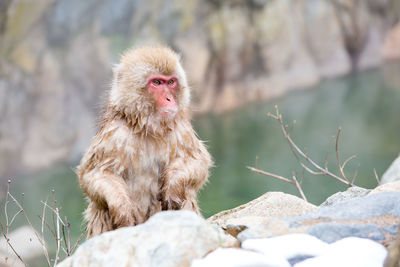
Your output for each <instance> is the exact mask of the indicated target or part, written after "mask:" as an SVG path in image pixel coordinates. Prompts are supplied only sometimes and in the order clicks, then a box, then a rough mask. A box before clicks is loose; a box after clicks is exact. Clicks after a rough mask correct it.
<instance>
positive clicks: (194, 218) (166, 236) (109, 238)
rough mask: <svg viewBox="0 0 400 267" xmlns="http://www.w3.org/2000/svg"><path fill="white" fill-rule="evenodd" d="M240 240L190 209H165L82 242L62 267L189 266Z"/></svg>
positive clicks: (62, 263)
mask: <svg viewBox="0 0 400 267" xmlns="http://www.w3.org/2000/svg"><path fill="white" fill-rule="evenodd" d="M237 243H238V241H237V240H236V239H234V238H233V237H232V236H229V235H226V234H225V233H224V232H223V230H222V229H219V228H217V227H215V226H213V225H211V224H209V223H207V222H206V221H205V220H204V219H203V218H201V217H200V216H198V215H197V214H195V213H194V212H191V211H184V210H180V211H165V212H159V213H157V214H155V215H154V216H152V217H151V218H150V219H149V220H148V221H147V222H146V223H143V224H140V225H138V226H135V227H125V228H120V229H117V230H115V231H110V232H106V233H103V234H101V235H99V236H95V237H93V238H91V239H89V240H87V241H86V242H85V243H83V244H82V245H81V246H80V247H79V248H78V249H77V250H76V252H75V253H74V255H72V256H71V257H70V258H68V259H66V260H65V261H63V262H61V263H60V264H59V265H58V266H59V267H61V266H62V267H74V266H79V267H85V266H126V267H127V266H162V267H181V266H182V267H186V266H190V264H191V262H192V260H193V259H196V258H202V257H204V256H205V255H207V253H208V252H209V251H213V250H215V249H217V248H218V247H220V246H226V247H235V246H237V245H238V244H237Z"/></svg>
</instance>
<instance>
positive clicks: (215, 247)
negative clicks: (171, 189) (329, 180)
mask: <svg viewBox="0 0 400 267" xmlns="http://www.w3.org/2000/svg"><path fill="white" fill-rule="evenodd" d="M399 188H400V181H395V182H391V183H387V184H384V185H381V186H378V187H377V188H376V189H374V190H372V191H371V190H366V189H362V188H356V187H353V188H349V189H348V190H347V191H345V192H340V193H337V194H335V195H333V196H332V197H330V198H329V199H328V200H327V201H326V202H324V203H323V204H322V205H320V206H319V207H317V206H314V205H312V204H310V203H307V202H305V201H303V200H302V199H300V198H297V197H295V196H292V195H288V194H284V193H281V192H269V193H266V194H264V195H262V196H261V197H259V198H257V199H255V200H253V201H251V202H249V203H247V204H245V205H242V206H239V207H237V208H234V209H232V210H228V211H223V212H221V213H219V214H216V215H214V216H212V217H211V218H209V219H208V220H205V219H203V218H201V217H200V216H198V215H196V214H195V213H193V212H189V211H167V212H161V213H158V214H156V215H154V216H153V217H152V218H150V219H149V220H148V221H147V222H146V223H144V224H142V225H139V226H136V227H128V228H122V229H119V230H116V231H113V232H107V233H104V234H102V235H100V236H97V237H94V238H92V239H89V240H87V241H86V242H85V243H83V244H82V245H81V246H80V247H79V248H78V249H77V251H76V252H75V254H74V255H72V256H71V257H69V258H67V259H66V260H64V261H63V262H61V263H60V264H59V266H62V267H67V266H68V267H69V266H179V267H181V266H192V267H202V266H207V267H209V266H275V267H280V266H285V267H286V266H296V267H304V266H352V267H354V266H382V265H383V264H384V262H385V260H386V261H387V263H386V264H387V265H385V266H398V265H396V264H398V263H399V260H398V258H396V255H397V254H396V253H398V250H399V249H398V244H399V243H400V240H399V239H400V237H399V236H398V229H399V225H400V190H399ZM387 248H389V249H387ZM388 251H391V252H389V253H388ZM388 255H389V256H388ZM388 262H395V265H389V263H388Z"/></svg>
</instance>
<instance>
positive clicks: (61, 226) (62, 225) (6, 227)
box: [0, 181, 86, 266]
mask: <svg viewBox="0 0 400 267" xmlns="http://www.w3.org/2000/svg"><path fill="white" fill-rule="evenodd" d="M10 184H11V181H8V187H7V194H6V198H5V200H6V201H5V204H4V212H5V219H6V222H5V223H4V224H3V223H2V222H1V221H0V228H1V232H2V235H3V236H4V238H5V240H6V242H7V246H8V247H10V248H11V250H12V252H13V253H14V254H15V255H16V256H17V258H18V259H19V260H20V261H21V262H22V263H23V264H24V265H25V266H26V263H25V262H24V261H23V259H22V257H21V255H19V254H18V252H17V251H16V250H15V248H14V247H13V245H12V244H11V242H10V239H9V237H8V234H9V231H10V226H11V225H12V223H13V222H14V220H15V218H16V217H17V216H18V215H19V214H22V215H23V217H24V219H25V221H26V222H27V224H28V225H29V227H30V228H31V229H32V231H33V233H34V235H35V237H36V238H37V240H38V241H39V243H40V245H41V247H42V250H43V254H44V256H45V259H46V263H47V265H48V266H56V265H57V264H58V263H59V262H60V260H61V255H60V252H61V251H64V252H65V254H66V255H67V256H70V255H71V254H72V253H73V251H74V250H75V249H76V247H77V245H78V244H79V242H80V241H81V240H82V238H83V236H84V234H85V232H86V231H84V232H82V234H81V235H80V236H79V238H78V239H77V240H76V242H75V243H74V245H73V246H72V247H71V232H70V223H69V222H68V219H67V217H65V221H64V220H63V219H61V216H60V208H59V207H57V206H56V203H57V202H56V200H55V194H54V193H55V191H54V190H52V204H51V206H50V205H49V204H48V203H47V200H46V201H44V202H43V201H42V204H43V211H42V215H38V217H39V219H40V220H41V231H40V234H39V232H37V231H36V230H35V228H34V227H33V224H32V223H31V221H30V219H29V217H28V216H27V214H26V212H25V210H24V208H23V206H22V205H21V203H20V202H19V201H18V200H17V199H16V198H15V197H14V196H13V195H12V194H11V193H10ZM11 200H12V202H13V203H14V204H15V205H16V206H17V207H18V210H17V212H16V213H15V214H14V215H13V216H10V215H9V210H8V207H9V204H10V201H11ZM47 208H49V209H50V211H51V213H52V216H51V217H50V218H51V220H52V225H53V227H51V226H50V225H49V224H48V223H47V221H46V209H47ZM10 218H11V220H10ZM45 228H47V229H48V231H49V232H50V233H52V234H53V236H54V238H55V240H56V254H55V258H54V260H53V259H51V258H50V256H49V253H48V250H47V247H46V243H45ZM52 228H53V229H52ZM61 231H62V233H61ZM63 239H64V241H63ZM64 246H65V247H64ZM6 260H7V258H6Z"/></svg>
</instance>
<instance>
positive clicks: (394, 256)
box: [384, 227, 400, 267]
mask: <svg viewBox="0 0 400 267" xmlns="http://www.w3.org/2000/svg"><path fill="white" fill-rule="evenodd" d="M399 264H400V227H399V228H398V230H397V236H396V239H395V240H394V241H392V242H391V243H390V244H389V246H388V255H387V257H386V259H385V265H384V266H385V267H399Z"/></svg>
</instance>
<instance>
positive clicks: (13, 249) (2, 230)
mask: <svg viewBox="0 0 400 267" xmlns="http://www.w3.org/2000/svg"><path fill="white" fill-rule="evenodd" d="M0 227H1V233H2V235H3V236H4V239H5V240H6V242H7V245H8V246H9V247H10V248H11V250H12V251H13V252H14V254H15V256H17V258H18V259H19V260H20V261H21V262H22V264H24V265H25V266H28V265H27V264H26V263H25V262H24V260H23V259H22V257H21V256H20V255H19V254H18V252H17V251H16V250H15V248H14V247H13V245H12V244H11V242H10V239H9V238H8V236H7V235H6V231H5V229H4V225H3V223H1V222H0Z"/></svg>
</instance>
